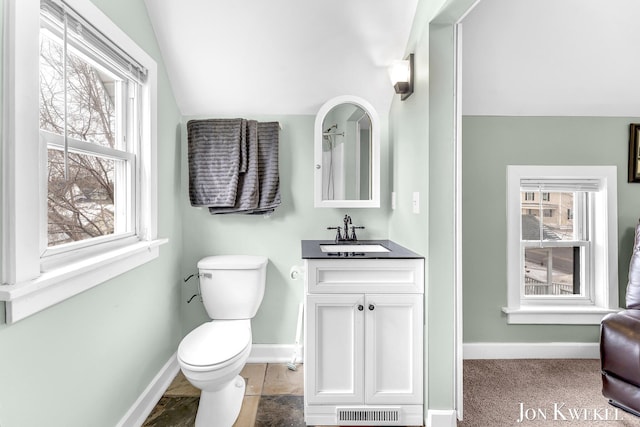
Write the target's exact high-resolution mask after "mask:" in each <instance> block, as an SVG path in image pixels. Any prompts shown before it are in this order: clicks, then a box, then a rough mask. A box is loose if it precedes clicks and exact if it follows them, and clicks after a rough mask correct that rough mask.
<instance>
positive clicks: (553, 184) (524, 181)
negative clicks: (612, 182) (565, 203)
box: [520, 178, 602, 192]
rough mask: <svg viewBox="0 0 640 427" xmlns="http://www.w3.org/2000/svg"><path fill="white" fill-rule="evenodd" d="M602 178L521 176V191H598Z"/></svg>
mask: <svg viewBox="0 0 640 427" xmlns="http://www.w3.org/2000/svg"><path fill="white" fill-rule="evenodd" d="M601 186H602V180H600V179H598V178H521V179H520V189H521V191H547V192H562V191H567V192H569V191H586V192H595V191H599V190H600V188H601Z"/></svg>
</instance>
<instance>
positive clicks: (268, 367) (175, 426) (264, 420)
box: [143, 363, 305, 427]
mask: <svg viewBox="0 0 640 427" xmlns="http://www.w3.org/2000/svg"><path fill="white" fill-rule="evenodd" d="M303 370H304V367H303V365H298V368H297V370H296V371H291V370H289V369H287V365H286V364H271V363H269V364H266V363H260V364H247V365H245V367H244V369H243V370H242V372H241V373H240V375H241V376H242V377H243V378H245V381H246V382H247V388H246V391H245V396H244V401H243V402H242V410H241V411H240V415H239V416H238V420H237V421H236V423H235V424H234V427H305V424H304V415H303V405H304V404H303V397H302V396H303ZM199 396H200V390H198V389H197V388H195V387H193V386H192V385H191V384H189V382H188V381H187V380H186V378H185V377H184V376H183V375H182V372H179V373H178V375H177V376H176V378H175V380H173V382H172V383H171V385H170V386H169V388H168V389H167V391H166V392H165V394H164V395H163V396H162V398H161V399H160V401H159V402H158V404H157V405H156V407H155V408H154V409H153V411H152V412H151V414H150V415H149V417H148V418H147V420H146V421H145V423H144V424H143V426H144V427H191V426H193V425H194V422H195V417H196V411H197V410H198V400H199Z"/></svg>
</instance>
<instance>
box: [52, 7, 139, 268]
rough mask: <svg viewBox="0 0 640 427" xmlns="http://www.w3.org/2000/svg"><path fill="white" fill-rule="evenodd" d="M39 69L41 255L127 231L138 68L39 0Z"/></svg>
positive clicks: (66, 13)
mask: <svg viewBox="0 0 640 427" xmlns="http://www.w3.org/2000/svg"><path fill="white" fill-rule="evenodd" d="M39 75H40V77H39V83H40V84H39V88H40V97H39V100H40V102H39V112H40V141H41V143H42V144H43V145H44V147H43V148H42V150H43V151H44V150H46V152H47V172H46V174H47V193H46V200H47V215H46V221H45V220H44V216H43V221H41V222H42V224H41V227H44V228H45V229H46V231H45V234H46V235H47V242H46V250H45V252H44V253H45V255H47V256H51V255H52V254H56V253H64V252H66V251H69V250H75V249H77V248H78V247H82V246H86V245H91V244H93V243H94V242H95V240H96V239H100V238H101V239H102V240H116V239H117V238H121V237H125V236H129V235H132V234H133V233H134V232H135V229H136V227H135V224H134V217H135V203H134V202H135V201H134V199H133V195H135V194H136V191H137V190H136V188H137V187H138V181H139V180H138V177H137V171H136V169H135V164H136V153H139V152H140V149H139V145H140V141H139V131H140V122H139V117H138V111H139V110H140V107H141V100H140V96H139V93H140V90H141V86H142V84H143V83H144V80H146V70H145V69H144V67H143V66H141V65H139V64H138V63H137V62H136V61H134V60H133V59H130V57H129V56H128V55H126V54H125V53H122V52H120V51H119V50H117V49H116V48H115V47H112V46H110V45H109V44H108V42H107V41H106V40H103V37H102V36H101V35H100V34H99V33H98V31H97V30H96V29H95V28H94V27H93V26H91V24H89V23H87V22H86V21H84V20H83V19H82V17H80V16H79V15H77V14H76V13H74V12H73V10H71V9H70V8H68V7H66V6H64V4H62V5H60V4H57V3H56V2H54V1H52V0H42V1H41V11H40V61H39ZM105 237H108V238H109V239H105ZM54 247H55V250H53V248H54Z"/></svg>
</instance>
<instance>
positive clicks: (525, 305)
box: [503, 166, 618, 324]
mask: <svg viewBox="0 0 640 427" xmlns="http://www.w3.org/2000/svg"><path fill="white" fill-rule="evenodd" d="M507 191H508V194H507V205H508V212H507V227H508V229H507V240H508V243H507V268H508V274H507V275H508V278H507V279H508V306H507V307H504V308H503V311H504V312H505V313H506V314H507V317H508V322H509V323H582V324H589V323H594V324H595V323H599V322H600V320H601V318H602V316H603V315H604V314H606V313H608V312H611V311H613V310H614V309H616V308H617V306H618V292H617V286H618V283H617V250H616V248H617V224H616V218H617V209H616V169H615V167H613V166H509V167H508V183H507ZM531 194H538V197H531ZM562 212H567V215H561V214H560V213H562Z"/></svg>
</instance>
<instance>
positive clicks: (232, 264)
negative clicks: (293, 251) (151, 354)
mask: <svg viewBox="0 0 640 427" xmlns="http://www.w3.org/2000/svg"><path fill="white" fill-rule="evenodd" d="M267 263H268V259H267V258H265V257H260V256H250V255H235V256H233V255H232V256H229V255H227V256H211V257H206V258H203V259H202V260H200V261H199V262H198V269H199V274H198V277H199V280H200V290H201V292H202V302H203V304H204V307H205V310H206V311H207V314H208V315H209V317H210V318H211V319H213V320H211V321H209V322H206V323H204V324H202V325H200V326H198V327H197V328H195V329H194V330H193V331H191V332H190V333H189V334H188V335H187V336H186V337H184V338H183V339H182V341H181V342H180V345H179V346H178V357H177V358H178V364H179V365H180V369H181V370H182V373H183V374H184V376H185V378H186V379H187V380H188V381H189V382H190V383H191V384H192V385H193V386H194V387H197V388H199V389H200V390H201V393H200V403H199V404H198V412H197V414H196V423H195V425H196V427H232V426H233V423H234V422H235V420H236V418H237V417H238V414H239V413H240V409H241V407H242V401H243V397H244V391H245V382H244V379H243V378H242V377H240V375H239V374H240V371H242V368H243V367H244V365H245V363H246V362H247V359H248V358H249V353H250V352H251V318H253V317H254V316H255V314H256V312H257V310H258V307H259V306H260V303H261V302H262V297H263V295H264V288H265V279H266V268H267Z"/></svg>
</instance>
